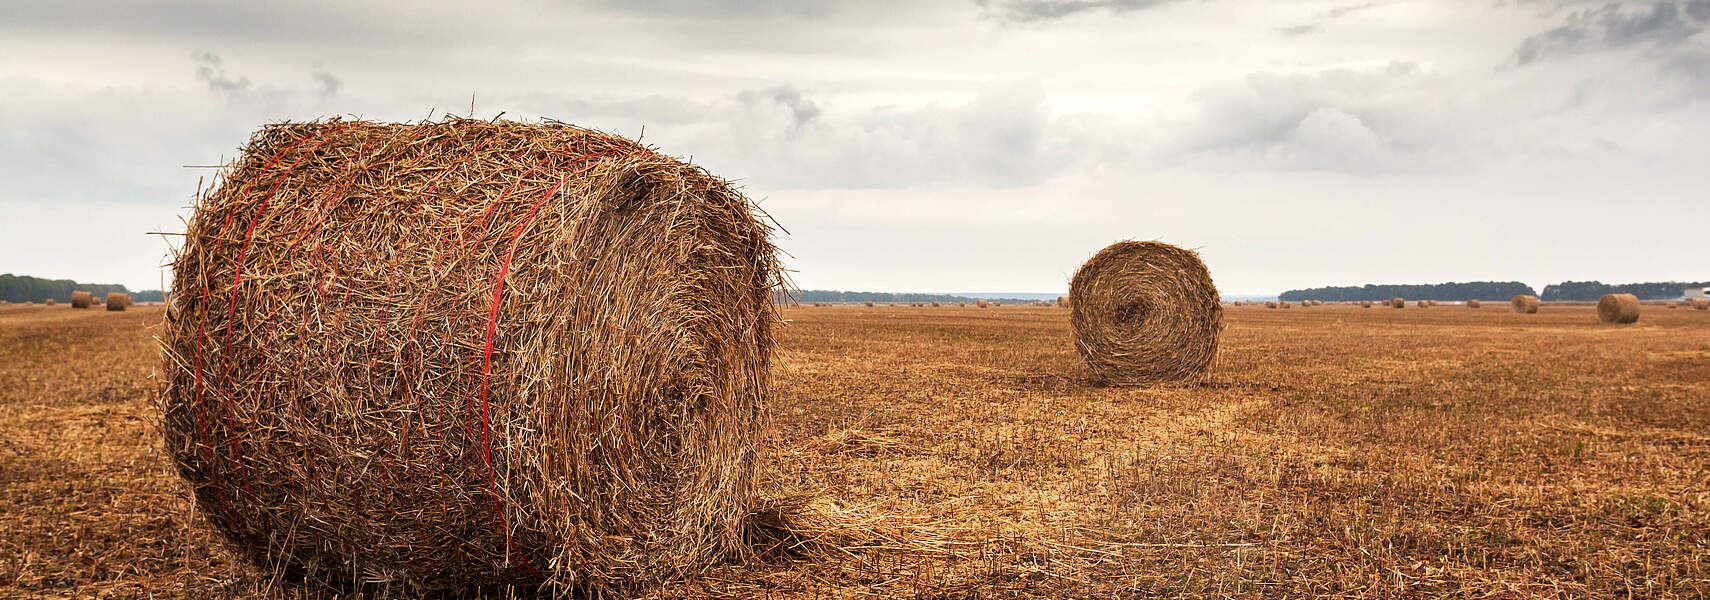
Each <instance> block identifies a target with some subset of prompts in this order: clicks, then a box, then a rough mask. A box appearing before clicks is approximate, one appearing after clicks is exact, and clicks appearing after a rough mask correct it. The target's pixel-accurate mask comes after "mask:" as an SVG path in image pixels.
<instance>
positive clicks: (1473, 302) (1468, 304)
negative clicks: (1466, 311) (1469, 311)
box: [1467, 300, 1481, 308]
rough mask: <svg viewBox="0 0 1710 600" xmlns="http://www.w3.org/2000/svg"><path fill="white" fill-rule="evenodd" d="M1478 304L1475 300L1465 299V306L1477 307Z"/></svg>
mask: <svg viewBox="0 0 1710 600" xmlns="http://www.w3.org/2000/svg"><path fill="white" fill-rule="evenodd" d="M1479 306H1481V305H1480V304H1479V303H1478V301H1477V300H1468V301H1467V308H1478V307H1479Z"/></svg>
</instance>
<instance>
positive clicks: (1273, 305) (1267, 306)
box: [1265, 300, 1277, 308]
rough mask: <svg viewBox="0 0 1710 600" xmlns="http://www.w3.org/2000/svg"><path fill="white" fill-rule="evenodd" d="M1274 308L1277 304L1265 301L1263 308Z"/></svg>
mask: <svg viewBox="0 0 1710 600" xmlns="http://www.w3.org/2000/svg"><path fill="white" fill-rule="evenodd" d="M1276 307H1277V303H1275V302H1271V301H1269V300H1266V301H1265V308H1276Z"/></svg>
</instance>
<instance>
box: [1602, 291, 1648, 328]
mask: <svg viewBox="0 0 1710 600" xmlns="http://www.w3.org/2000/svg"><path fill="white" fill-rule="evenodd" d="M1597 320H1598V321H1601V322H1604V323H1616V324H1623V325H1624V324H1627V323H1634V322H1637V321H1638V320H1639V297H1638V296H1634V295H1632V294H1604V296H1603V297H1602V298H1599V299H1598V300H1597Z"/></svg>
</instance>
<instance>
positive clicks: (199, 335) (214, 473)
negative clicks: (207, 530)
mask: <svg viewBox="0 0 1710 600" xmlns="http://www.w3.org/2000/svg"><path fill="white" fill-rule="evenodd" d="M349 127H350V126H349V125H346V126H344V127H340V128H337V129H333V130H331V131H327V132H324V133H322V134H321V135H319V136H316V137H315V138H307V137H305V138H302V139H299V140H297V141H295V142H291V144H290V145H288V146H286V147H284V148H281V149H280V150H279V151H278V152H276V153H274V154H273V157H272V158H269V159H268V161H267V163H266V164H265V165H262V167H261V172H260V173H257V174H256V179H252V180H250V181H247V182H244V184H243V187H242V188H239V190H238V194H237V195H238V196H240V197H241V196H243V195H245V194H248V193H249V188H250V186H251V185H253V184H254V183H255V181H256V180H258V179H260V178H261V177H263V176H265V175H266V174H267V172H268V171H269V170H272V169H273V167H274V165H277V164H279V159H281V158H284V157H285V154H286V153H288V152H290V151H292V150H294V149H296V148H297V146H300V145H302V144H303V143H304V142H307V141H309V140H310V139H324V138H325V137H326V136H328V135H331V134H332V133H335V132H337V131H340V130H343V129H348V128H349ZM324 143H326V142H324V141H322V142H321V144H324ZM315 147H316V148H319V147H320V144H317V145H316V146H315ZM300 162H302V159H298V160H297V162H294V163H292V164H291V166H290V167H289V168H287V169H286V170H285V174H286V175H288V174H290V172H291V169H293V168H296V166H297V164H298V163H300ZM281 177H283V175H282V176H281ZM281 182H283V180H281ZM278 191H279V186H278V185H275V186H274V188H273V192H269V193H268V195H267V198H268V200H272V198H273V193H275V192H278ZM266 207H267V203H266V202H265V201H264V202H263V203H262V206H261V208H266ZM259 214H260V213H259V212H258V213H257V216H259ZM236 215H237V213H235V212H234V213H231V214H228V215H226V220H225V222H223V223H221V224H220V231H221V233H222V234H223V233H224V232H225V231H227V230H229V229H231V225H232V217H234V216H236ZM249 232H250V233H251V234H253V233H254V232H255V221H254V220H253V219H252V220H251V221H250V224H249ZM248 246H249V238H248V236H245V238H244V247H245V248H246V249H247V248H248ZM242 254H243V252H242V251H240V252H239V256H240V258H239V261H240V266H239V267H238V274H239V277H241V276H242V272H243V267H242V266H241V261H242V258H241V256H242ZM202 267H203V269H204V272H203V276H202V294H201V298H200V300H199V301H198V304H197V310H196V394H195V404H196V429H197V436H196V445H197V446H199V447H201V448H202V450H203V461H205V462H207V463H208V474H209V480H210V483H212V484H213V485H214V487H215V488H220V487H222V486H221V483H220V468H219V462H217V461H215V460H214V456H213V455H212V454H211V450H212V448H211V446H210V445H209V443H208V440H210V439H212V436H211V435H210V434H209V433H208V421H207V416H206V409H205V408H204V405H205V402H203V399H202V390H203V388H204V386H203V382H202V342H203V340H204V339H205V338H206V337H207V329H208V320H207V316H208V315H207V312H206V311H205V310H204V309H205V308H206V307H207V305H208V291H209V290H208V288H209V287H211V285H212V281H213V278H214V274H213V272H212V271H208V270H207V263H206V262H204V263H202ZM236 298H237V282H236V280H234V281H233V283H232V299H233V302H234V308H233V310H235V302H236ZM228 319H229V318H228ZM228 327H229V320H228ZM230 340H231V331H230V329H229V328H228V329H227V331H226V341H227V342H228V343H229V342H230ZM222 358H224V356H223V355H222ZM226 408H227V419H226V426H227V428H228V429H231V430H232V433H234V434H235V433H236V428H235V425H234V423H232V419H231V406H230V405H229V403H228V405H227V407H226ZM233 437H234V438H235V437H236V436H235V435H234V436H233ZM240 460H241V455H240ZM239 466H240V467H242V465H241V463H240V464H239ZM243 477H244V482H245V484H246V488H247V484H248V481H249V472H248V470H244V471H243ZM251 495H252V496H253V494H251Z"/></svg>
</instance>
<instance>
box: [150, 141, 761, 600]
mask: <svg viewBox="0 0 1710 600" xmlns="http://www.w3.org/2000/svg"><path fill="white" fill-rule="evenodd" d="M222 175H223V181H221V182H220V183H219V185H218V186H217V187H213V188H211V189H209V190H208V191H207V192H206V193H205V195H203V196H202V197H201V198H199V199H198V201H197V203H196V206H195V212H194V215H193V217H192V218H191V220H190V223H189V227H188V231H187V232H186V237H185V245H184V247H183V250H182V252H181V254H180V255H179V257H178V258H177V260H176V261H175V262H174V264H173V273H174V280H173V285H172V290H173V294H172V296H171V297H172V299H173V306H172V310H170V311H169V312H168V321H167V324H166V328H165V331H164V333H163V336H162V337H163V345H164V350H165V354H166V356H167V359H166V360H165V371H166V376H165V377H164V378H163V379H164V380H165V382H166V383H165V389H164V391H163V393H162V394H161V395H160V408H161V410H162V412H163V426H162V429H163V430H164V433H165V436H166V442H167V446H168V449H169V450H170V452H171V455H172V457H173V459H174V461H175V463H176V466H177V469H178V472H179V473H180V474H181V475H182V476H183V477H184V478H185V479H187V480H188V481H189V482H190V483H191V484H192V486H193V489H194V492H195V499H196V502H197V505H198V508H199V510H200V512H201V513H202V514H204V515H206V517H207V518H208V520H209V521H210V522H212V524H213V525H214V526H215V527H216V528H218V529H219V531H220V532H221V533H222V534H224V535H225V537H226V538H227V539H228V540H229V541H230V542H231V545H232V546H233V547H234V548H236V549H237V551H238V552H239V553H240V554H241V555H243V556H244V557H246V558H247V559H248V560H250V561H251V562H253V563H254V564H256V565H260V566H262V567H263V568H266V569H271V570H273V571H274V572H275V573H276V574H277V575H279V576H280V577H283V578H286V579H293V578H305V579H308V580H310V581H318V582H325V583H329V584H332V585H335V586H343V585H350V584H351V583H352V582H353V581H355V580H360V581H361V582H365V583H374V584H377V585H383V586H386V587H389V588H393V589H397V590H446V589H450V590H469V589H472V588H477V587H482V586H503V585H511V584H515V585H519V586H524V587H525V588H526V587H530V586H534V585H538V584H543V583H544V584H547V585H552V586H556V587H557V588H558V589H559V590H569V589H612V588H618V587H622V588H629V587H631V586H641V585H645V584H646V583H649V582H652V581H656V580H658V579H661V578H667V577H674V576H678V575H680V574H682V573H685V572H688V571H692V570H697V569H700V568H703V567H705V566H706V565H709V564H712V563H715V562H717V561H720V560H723V559H725V558H729V557H733V556H739V555H741V554H742V553H743V552H745V551H746V550H745V546H744V545H743V539H744V528H745V527H744V525H743V524H744V522H745V519H746V517H747V515H749V514H751V513H752V509H753V506H754V503H755V494H754V485H755V474H754V470H755V465H754V457H755V454H756V452H757V444H758V441H759V436H760V425H761V422H760V421H761V417H762V415H763V414H764V412H763V411H764V405H765V401H766V397H767V387H768V381H769V376H768V364H769V361H770V355H771V347H772V342H773V327H774V324H775V322H776V321H777V314H776V311H777V310H778V309H777V307H776V306H775V305H774V304H773V302H772V301H771V298H772V291H773V290H774V289H775V287H776V286H777V285H778V283H779V281H780V280H779V273H778V264H777V262H776V259H775V255H774V249H773V246H772V244H771V243H770V242H769V241H768V235H769V229H768V227H767V226H766V225H764V224H762V222H761V221H760V219H758V218H757V217H756V212H755V211H756V210H757V209H756V208H755V207H754V206H753V204H752V203H751V202H750V201H749V200H748V199H747V198H745V197H743V196H742V194H741V193H739V192H738V191H737V190H736V189H735V188H734V187H732V186H731V185H730V184H729V183H728V182H726V181H725V180H723V179H720V178H718V177H715V176H712V175H710V174H708V173H707V172H705V171H704V170H702V169H700V168H699V167H695V166H693V165H690V164H687V163H684V162H680V161H678V160H675V159H672V158H670V157H667V156H664V155H661V154H656V153H654V152H652V151H650V150H649V149H647V148H645V147H643V146H641V145H639V144H637V143H635V142H632V141H630V140H627V139H623V138H620V137H616V136H611V135H607V134H603V133H599V132H595V131H590V130H585V129H580V128H576V127H570V126H566V125H561V124H540V125H531V124H524V123H515V122H491V123H490V122H486V121H472V120H447V121H444V122H440V123H431V124H419V125H386V124H374V123H365V122H347V121H330V122H320V123H284V124H278V125H270V126H267V127H265V128H263V129H262V130H261V131H259V132H257V133H256V134H255V135H254V136H253V137H252V138H251V140H250V143H249V146H248V148H247V149H246V150H245V151H244V153H243V154H242V155H241V156H240V157H239V158H238V159H237V160H236V162H235V163H234V164H232V165H230V166H229V167H228V169H227V170H226V171H224V172H223V173H222Z"/></svg>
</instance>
